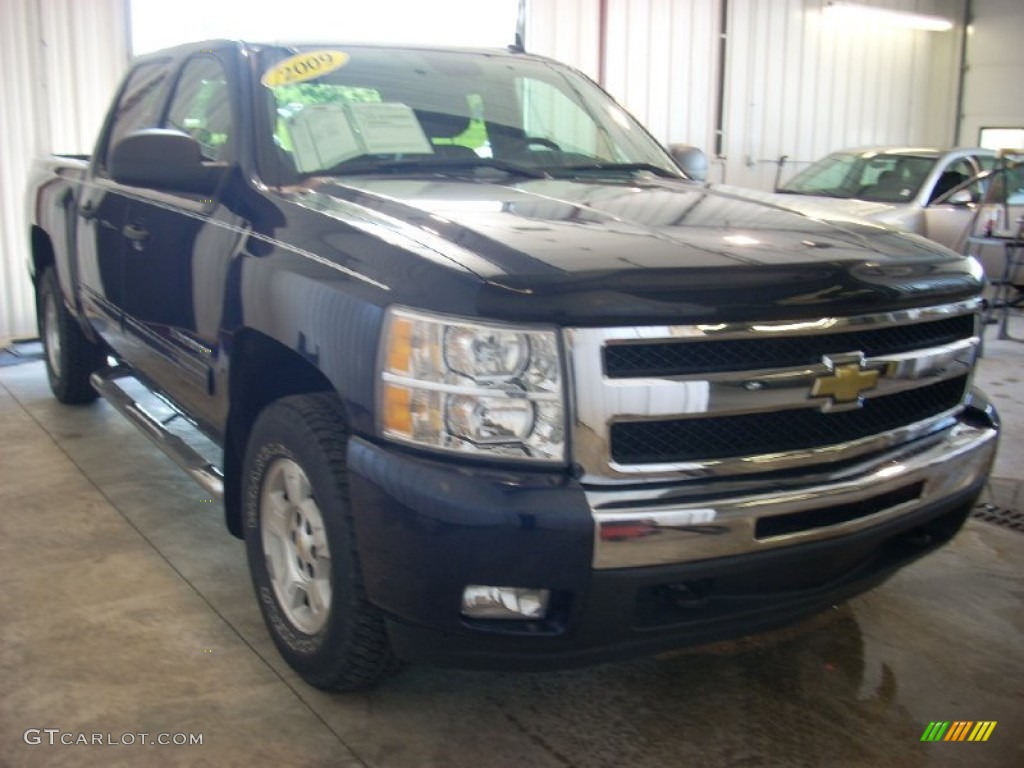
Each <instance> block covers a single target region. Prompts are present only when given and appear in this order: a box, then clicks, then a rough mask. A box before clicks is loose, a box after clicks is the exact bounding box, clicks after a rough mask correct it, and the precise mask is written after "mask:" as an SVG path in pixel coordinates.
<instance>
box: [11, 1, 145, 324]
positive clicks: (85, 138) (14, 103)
mask: <svg viewBox="0 0 1024 768" xmlns="http://www.w3.org/2000/svg"><path fill="white" fill-rule="evenodd" d="M127 14H128V12H127V4H126V2H125V0H89V2H81V0H2V2H0V72H4V73H5V76H4V87H3V88H2V89H0V124H2V125H3V129H4V130H3V140H2V141H0V343H6V342H7V341H9V340H10V339H12V338H21V337H28V336H33V335H35V333H36V329H35V301H34V298H33V295H32V286H31V283H30V282H29V280H28V276H27V272H26V269H25V263H26V260H27V259H28V244H27V229H26V225H25V222H26V215H25V209H24V204H25V184H26V180H27V173H28V168H29V164H30V162H31V159H32V158H33V157H34V156H36V155H38V154H44V153H49V152H63V153H87V152H89V151H91V149H92V143H93V141H94V139H95V136H96V133H97V132H98V130H99V126H100V123H101V122H102V120H103V115H104V112H105V111H106V108H107V104H108V102H109V101H110V98H111V95H112V93H113V90H114V88H115V87H116V85H117V81H118V80H119V79H120V77H121V75H122V73H123V72H124V68H125V65H126V63H127V61H128V35H127V29H128V21H127V20H128V15H127Z"/></svg>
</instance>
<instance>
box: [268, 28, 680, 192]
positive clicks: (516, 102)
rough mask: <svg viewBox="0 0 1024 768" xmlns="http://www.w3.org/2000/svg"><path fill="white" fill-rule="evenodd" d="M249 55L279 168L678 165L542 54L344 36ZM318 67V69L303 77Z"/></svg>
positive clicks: (558, 171) (315, 171)
mask: <svg viewBox="0 0 1024 768" xmlns="http://www.w3.org/2000/svg"><path fill="white" fill-rule="evenodd" d="M304 57H305V58H304ZM310 57H312V58H310ZM306 58H308V59H309V61H305V59H306ZM339 62H340V63H339ZM259 66H260V67H261V72H262V88H261V92H262V94H263V98H264V99H265V102H266V105H267V107H266V113H267V114H268V115H269V121H268V123H269V124H268V129H269V133H271V134H272V135H271V136H270V137H269V138H270V142H271V143H272V145H273V146H272V151H270V152H268V153H267V154H268V157H269V160H270V162H271V163H273V164H277V165H278V166H279V170H281V171H282V173H281V174H278V175H283V176H284V177H285V178H287V177H289V176H291V177H302V176H312V175H342V174H354V173H409V172H417V171H421V172H427V173H438V172H442V173H443V172H450V173H467V172H474V173H481V172H483V173H500V174H514V175H519V176H524V177H531V176H533V177H539V176H573V175H581V174H617V173H618V174H632V173H637V172H648V173H654V174H657V175H662V176H672V177H677V178H678V177H681V176H682V174H681V172H680V171H679V170H678V168H677V167H676V166H675V164H674V163H673V161H672V160H671V158H670V157H669V156H668V155H667V153H666V152H665V151H664V150H663V149H662V148H661V147H660V146H659V145H658V144H657V142H655V141H654V140H653V139H652V138H651V137H650V136H649V135H648V134H647V132H646V131H645V130H644V129H643V128H641V127H640V125H639V124H638V123H637V122H636V121H635V120H633V119H632V118H631V117H630V116H628V115H627V114H626V113H625V112H624V111H623V110H622V109H621V108H620V107H619V106H618V105H616V104H615V103H614V102H613V101H612V100H611V99H610V98H609V97H608V96H607V95H606V94H604V93H603V92H602V91H601V90H600V89H599V88H598V87H596V86H595V85H594V84H593V83H591V82H590V81H589V80H587V79H586V78H584V77H581V76H580V75H578V74H577V73H575V72H573V71H572V70H570V69H568V68H566V67H562V66H560V65H557V64H555V63H553V62H548V61H543V60H538V59H530V58H526V57H523V56H516V55H506V54H500V53H497V54H493V55H492V54H487V53H478V52H458V51H430V50H415V49H408V50H402V49H394V48H359V47H351V46H347V47H338V48H322V47H321V48H317V49H316V50H313V49H309V50H303V51H301V52H299V53H298V54H297V52H296V50H295V49H283V48H271V49H267V50H265V51H263V53H262V61H261V63H260V65H259ZM318 67H319V68H321V69H323V70H329V71H326V72H325V73H324V74H321V75H320V76H318V77H311V76H310V75H311V74H313V73H314V72H315V71H316V69H317V68H318ZM296 70H302V71H301V72H299V74H298V75H296V74H295V71H296Z"/></svg>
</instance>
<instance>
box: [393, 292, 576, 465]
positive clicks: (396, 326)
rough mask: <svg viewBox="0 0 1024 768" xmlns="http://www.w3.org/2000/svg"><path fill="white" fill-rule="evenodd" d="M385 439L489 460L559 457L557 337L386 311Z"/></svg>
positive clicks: (560, 423) (562, 418) (550, 333)
mask: <svg viewBox="0 0 1024 768" xmlns="http://www.w3.org/2000/svg"><path fill="white" fill-rule="evenodd" d="M381 360H382V362H381V374H380V397H379V405H380V407H379V409H378V413H379V414H380V430H381V434H383V435H384V436H385V437H389V438H392V439H394V440H401V441H403V442H407V443H414V444H416V445H423V446H429V447H431V448H443V449H447V450H451V451H460V452H468V453H476V454H481V455H486V456H493V457H509V458H519V459H524V458H525V459H539V460H543V461H564V459H565V409H564V407H563V404H562V366H561V362H560V358H559V353H558V342H557V339H556V336H555V332H554V331H548V330H532V329H526V328H516V327H511V326H502V325H490V324H483V323H474V322H468V321H462V320H458V319H456V318H447V317H441V316H436V315H426V314H422V313H419V312H410V311H408V310H404V309H391V310H389V311H388V316H387V318H386V320H385V323H384V335H383V338H382V356H381Z"/></svg>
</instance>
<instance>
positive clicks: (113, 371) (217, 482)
mask: <svg viewBox="0 0 1024 768" xmlns="http://www.w3.org/2000/svg"><path fill="white" fill-rule="evenodd" d="M132 375H133V374H132V372H131V370H130V369H128V368H124V367H121V366H118V367H116V368H106V369H104V370H102V371H97V372H96V373H94V374H93V375H92V376H90V377H89V383H91V384H92V386H93V388H94V389H95V390H96V391H97V392H99V393H100V395H101V396H102V397H103V399H104V400H106V401H107V402H108V403H110V404H111V405H112V406H114V408H115V409H116V410H117V411H118V412H119V413H120V414H121V415H122V416H124V417H126V418H127V419H128V420H129V421H131V422H132V423H133V424H134V425H135V426H136V427H138V428H139V429H140V430H141V431H142V433H143V434H145V435H146V437H148V438H149V439H150V440H152V441H153V443H154V444H155V445H156V447H157V448H159V449H160V450H161V451H163V452H164V453H165V454H167V456H168V457H169V458H170V459H171V461H173V462H174V463H175V464H177V465H178V466H179V467H181V468H182V469H183V470H185V473H186V474H187V475H188V476H189V477H191V478H192V479H193V480H195V481H196V482H197V483H198V484H199V486H200V487H201V488H202V489H203V490H205V491H206V492H207V493H209V494H210V495H211V496H212V497H213V498H215V499H221V498H223V496H224V475H223V474H222V473H221V471H220V469H219V468H218V467H216V466H214V465H213V464H211V463H210V462H209V461H207V460H206V459H205V458H204V457H203V456H202V455H201V454H200V453H199V452H198V451H196V450H195V449H194V448H193V447H192V446H190V445H189V444H188V443H186V442H185V441H184V440H182V439H181V438H180V437H178V436H177V435H176V434H174V433H173V432H171V431H170V430H169V429H167V427H166V426H165V425H164V423H162V422H160V421H159V420H158V419H157V418H156V417H154V416H153V415H152V414H150V413H149V412H148V411H147V410H146V409H145V408H143V407H142V406H141V405H140V404H139V403H138V402H137V401H136V400H135V398H134V397H132V396H131V395H130V394H129V393H128V392H126V391H125V390H124V389H122V388H121V386H120V384H118V381H117V380H118V379H123V378H127V377H131V376H132ZM164 402H166V401H164ZM176 413H177V412H176ZM177 415H179V416H181V414H180V413H179V414H177ZM182 418H184V417H183V416H182Z"/></svg>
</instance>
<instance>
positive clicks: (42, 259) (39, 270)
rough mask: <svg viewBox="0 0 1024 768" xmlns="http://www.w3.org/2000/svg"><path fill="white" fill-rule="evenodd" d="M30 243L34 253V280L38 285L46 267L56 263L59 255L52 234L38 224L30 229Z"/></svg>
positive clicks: (32, 253)
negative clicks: (55, 249)
mask: <svg viewBox="0 0 1024 768" xmlns="http://www.w3.org/2000/svg"><path fill="white" fill-rule="evenodd" d="M29 244H30V247H31V255H32V282H33V283H34V284H35V285H37V286H38V285H39V280H40V279H41V278H42V276H43V272H44V271H45V270H46V268H47V267H50V266H54V265H56V263H57V256H56V253H55V251H54V249H53V241H52V240H51V239H50V235H49V234H47V232H46V230H44V229H43V228H42V227H40V226H39V225H38V224H33V225H32V228H31V230H30V231H29Z"/></svg>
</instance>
